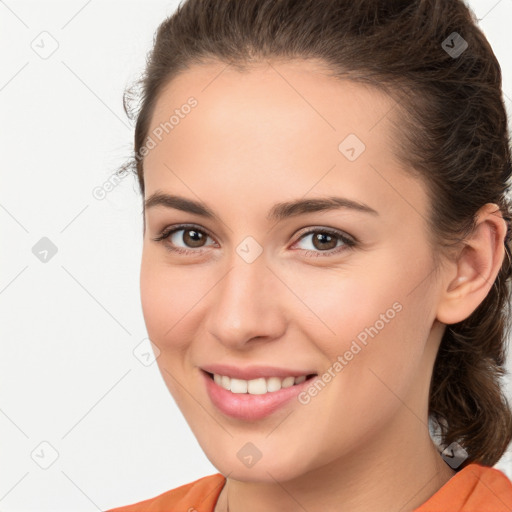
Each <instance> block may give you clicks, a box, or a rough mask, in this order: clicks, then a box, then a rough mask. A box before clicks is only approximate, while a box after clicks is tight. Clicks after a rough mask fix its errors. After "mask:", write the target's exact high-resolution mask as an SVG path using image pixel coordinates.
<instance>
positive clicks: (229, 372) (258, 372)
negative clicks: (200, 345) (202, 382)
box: [201, 364, 316, 380]
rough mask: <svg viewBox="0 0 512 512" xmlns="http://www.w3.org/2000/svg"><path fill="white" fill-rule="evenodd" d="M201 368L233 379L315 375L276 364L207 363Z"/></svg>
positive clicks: (312, 372) (311, 372)
mask: <svg viewBox="0 0 512 512" xmlns="http://www.w3.org/2000/svg"><path fill="white" fill-rule="evenodd" d="M201 369H202V370H204V371H205V372H208V373H216V374H217V375H226V376H228V377H234V378H235V379H243V380H252V379H258V378H260V377H279V378H285V377H291V376H293V377H300V376H301V375H305V376H307V375H313V374H315V375H316V372H314V371H304V370H294V369H291V368H281V367H277V366H261V365H258V366H247V367H245V368H242V367H240V366H230V365H228V364H209V365H206V366H201Z"/></svg>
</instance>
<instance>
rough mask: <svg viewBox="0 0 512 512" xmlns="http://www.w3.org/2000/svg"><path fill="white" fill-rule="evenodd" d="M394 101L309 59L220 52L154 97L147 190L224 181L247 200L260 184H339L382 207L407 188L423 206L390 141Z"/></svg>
mask: <svg viewBox="0 0 512 512" xmlns="http://www.w3.org/2000/svg"><path fill="white" fill-rule="evenodd" d="M190 98H193V99H194V102H195V106H194V107H192V108H190V107H189V106H188V105H190V104H191V103H190ZM395 106H396V104H395V101H394V100H393V99H392V98H390V97H389V96H387V95H386V94H385V93H383V92H382V91H380V90H378V89H376V88H374V87H371V86H368V85H363V84H361V83H355V82H353V81H350V80H340V79H336V78H334V77H332V76H328V72H327V70H326V69H325V68H323V67H322V66H321V65H320V64H318V63H315V62H305V61H287V62H268V63H261V64H259V65H255V66H253V67H251V68H250V69H249V70H247V71H244V72H240V71H238V70H237V69H235V68H233V67H232V66H228V65H226V64H224V63H219V62H213V63H209V64H207V65H201V66H194V67H191V68H190V69H188V70H187V71H184V72H183V73H181V74H179V75H178V76H177V77H176V78H174V79H173V80H172V81H170V82H169V83H168V84H167V86H166V87H165V88H164V89H163V90H162V92H161V94H160V95H159V97H158V101H157V102H156V105H155V109H154V111H153V116H152V120H151V123H150V129H149V132H148V135H149V136H152V137H153V138H154V139H155V142H156V145H155V147H154V148H153V149H151V151H150V152H149V154H148V155H147V156H146V158H145V161H144V169H145V171H144V173H145V185H146V197H147V196H149V195H151V193H153V192H154V191H156V190H159V189H160V190H161V189H168V190H169V189H177V188H178V189H180V191H182V192H188V195H189V196H190V188H193V192H194V193H197V195H201V194H204V193H207V194H208V195H209V196H212V191H213V188H214V187H217V189H218V188H219V186H220V185H222V186H224V187H225V188H226V189H228V190H229V189H230V190H234V189H236V190H237V193H238V195H240V194H242V195H243V196H244V197H245V198H246V199H248V200H253V199H254V198H253V197H252V195H253V194H260V197H261V192H262V191H263V190H265V191H266V193H267V195H275V196H276V197H277V196H278V195H280V196H283V195H286V196H289V197H293V198H295V197H300V196H303V195H305V194H306V193H308V191H312V192H318V193H319V194H324V193H328V191H331V190H332V189H333V188H337V189H338V190H339V189H342V190H343V191H344V192H345V195H347V196H350V195H352V196H353V197H355V198H357V197H359V198H361V196H362V195H365V196H366V199H368V201H365V202H369V198H370V197H371V196H373V197H372V199H373V201H374V203H375V204H376V205H379V204H380V206H381V207H382V206H383V205H385V204H386V203H388V202H389V201H390V200H394V201H398V202H400V201H402V202H404V198H405V197H406V196H410V197H411V195H412V197H413V198H414V199H413V201H415V203H416V204H417V205H418V208H420V209H421V208H422V207H424V208H426V207H427V205H426V198H425V196H424V191H423V190H422V186H421V184H420V183H419V182H417V181H416V180H414V179H413V178H412V177H410V176H409V175H408V174H407V172H406V170H405V169H402V168H401V167H400V164H399V162H397V161H396V159H395V158H394V155H393V153H392V151H391V147H392V146H393V145H394V144H395V143H396V140H395V138H396V134H395V132H394V130H393V124H392V123H391V120H392V119H393V117H392V116H396V115H397V113H398V112H397V109H395ZM173 116H174V120H173V122H172V123H169V121H170V119H171V117H173ZM171 125H172V126H171ZM166 127H167V129H165V128H166ZM154 133H159V134H160V135H159V137H155V136H154ZM160 139H161V140H160ZM170 170H172V172H170ZM186 184H189V187H188V188H189V190H187V186H186ZM313 189H315V190H313ZM217 192H218V191H217ZM217 192H215V193H217ZM400 196H402V198H400ZM226 198H227V196H226V197H225V198H224V199H226ZM219 199H221V196H220V195H219ZM281 199H282V197H281ZM406 204H407V201H405V204H404V205H403V206H405V205H406ZM407 208H410V204H409V205H408V206H407V207H406V209H407Z"/></svg>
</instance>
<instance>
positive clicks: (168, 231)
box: [153, 224, 358, 258]
mask: <svg viewBox="0 0 512 512" xmlns="http://www.w3.org/2000/svg"><path fill="white" fill-rule="evenodd" d="M186 229H190V230H195V231H199V232H200V233H202V234H205V235H207V236H209V237H210V238H212V239H213V237H212V236H211V235H210V233H209V232H208V231H206V230H204V229H200V228H199V226H196V225H194V224H180V225H176V226H169V227H167V228H165V229H164V230H163V231H162V232H161V233H160V235H159V236H157V237H156V238H153V240H154V241H155V242H162V243H164V244H165V248H166V249H167V250H169V251H171V252H174V253H179V254H183V255H197V254H200V253H201V252H203V251H202V249H184V248H182V247H173V246H171V245H170V244H169V243H165V240H166V239H168V238H169V237H170V236H171V235H173V234H174V233H176V232H178V231H183V230H186ZM314 233H323V234H328V235H330V236H333V237H335V238H338V239H339V240H341V241H342V242H343V244H344V245H342V246H340V247H336V248H334V249H330V250H329V251H311V250H309V249H302V250H303V251H304V254H305V256H306V257H310V258H313V257H314V258H317V257H326V256H333V255H335V254H339V253H340V252H342V251H347V250H351V249H353V248H354V247H356V246H357V244H358V241H357V240H356V239H355V238H354V237H352V236H348V235H346V234H345V233H343V232H341V231H338V230H335V229H331V228H315V229H310V230H309V231H306V232H305V233H302V235H301V236H300V237H299V239H298V240H297V241H296V242H295V243H294V245H295V244H296V243H298V242H299V241H301V240H302V239H303V238H305V237H306V236H308V235H311V234H314Z"/></svg>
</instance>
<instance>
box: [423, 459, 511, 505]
mask: <svg viewBox="0 0 512 512" xmlns="http://www.w3.org/2000/svg"><path fill="white" fill-rule="evenodd" d="M511 510H512V482H511V481H510V480H509V479H508V477H507V476H506V475H505V474H504V473H503V472H501V471H500V470H498V469H495V468H492V467H489V466H483V465H480V464H468V465H467V466H466V467H465V468H463V469H461V470H460V471H459V472H458V473H457V474H456V475H454V476H453V477H452V478H451V479H450V480H448V482H447V483H446V484H445V485H443V487H441V489H439V491H437V492H436V493H435V494H434V495H433V496H432V497H431V498H430V499H429V500H428V501H427V502H426V503H424V504H423V505H422V506H421V507H420V508H418V509H416V510H415V511H414V512H440V511H443V512H480V511H486V512H510V511H511Z"/></svg>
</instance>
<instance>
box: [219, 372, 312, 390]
mask: <svg viewBox="0 0 512 512" xmlns="http://www.w3.org/2000/svg"><path fill="white" fill-rule="evenodd" d="M213 380H214V381H215V383H216V384H218V385H219V386H220V387H222V388H224V389H227V390H228V391H231V392H232V393H249V394H250V395H264V394H265V393H271V392H273V391H279V390H280V389H281V388H289V387H291V386H293V385H294V384H300V383H302V382H304V381H305V380H306V376H305V375H301V376H300V377H292V376H290V377H285V378H283V379H281V378H279V377H268V378H264V377H260V378H258V379H252V380H244V379H235V378H231V377H227V376H226V375H217V374H216V373H214V374H213Z"/></svg>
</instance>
